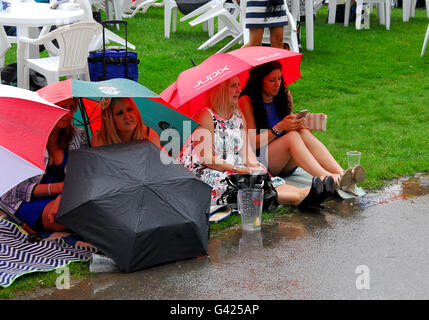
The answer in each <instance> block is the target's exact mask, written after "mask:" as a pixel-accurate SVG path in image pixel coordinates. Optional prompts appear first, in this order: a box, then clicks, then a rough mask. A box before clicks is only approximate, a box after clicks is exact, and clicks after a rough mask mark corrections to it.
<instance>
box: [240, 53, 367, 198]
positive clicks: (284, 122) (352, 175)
mask: <svg viewBox="0 0 429 320" xmlns="http://www.w3.org/2000/svg"><path fill="white" fill-rule="evenodd" d="M240 109H241V111H242V113H243V115H244V117H245V119H246V123H247V128H248V130H249V133H248V136H249V139H250V141H251V142H252V144H253V146H254V148H255V150H256V152H257V155H258V156H259V157H260V161H261V162H263V163H264V164H265V165H266V166H267V167H268V169H269V171H270V173H271V174H272V175H274V176H280V177H288V176H290V175H291V174H293V172H294V171H295V170H296V168H297V167H298V166H300V167H301V168H303V169H304V170H305V171H307V172H308V173H310V174H311V175H313V176H318V177H321V178H322V180H323V181H324V183H327V181H328V180H330V179H333V180H334V182H335V184H336V185H337V186H338V187H339V188H341V189H343V190H345V191H347V190H348V189H349V188H350V187H351V186H353V184H354V183H355V182H360V181H361V180H363V179H362V178H364V175H365V171H364V170H363V168H362V167H359V168H355V169H347V170H344V169H343V168H342V167H341V166H340V165H339V164H338V162H337V161H336V160H335V159H334V157H333V156H332V155H331V153H330V152H329V150H328V149H327V148H326V147H325V146H324V145H323V143H322V142H320V141H319V140H318V139H317V138H316V137H315V136H314V135H313V134H312V133H311V131H310V130H308V129H306V128H305V127H304V120H305V114H306V112H303V113H302V114H294V113H292V112H293V100H292V95H291V93H290V91H289V90H288V89H287V88H285V85H284V80H283V77H282V74H281V64H280V63H279V62H278V61H273V62H269V63H266V64H263V65H260V66H258V67H254V68H252V69H251V70H250V73H249V78H248V80H247V83H246V86H245V87H244V89H243V91H242V93H241V98H240ZM252 129H253V130H252ZM356 177H357V178H358V179H357V180H359V181H355V179H356Z"/></svg>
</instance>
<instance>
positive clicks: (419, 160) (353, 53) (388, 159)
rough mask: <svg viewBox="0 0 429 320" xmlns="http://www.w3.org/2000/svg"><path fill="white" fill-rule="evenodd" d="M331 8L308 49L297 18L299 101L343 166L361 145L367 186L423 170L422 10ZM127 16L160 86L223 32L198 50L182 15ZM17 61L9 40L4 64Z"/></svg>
mask: <svg viewBox="0 0 429 320" xmlns="http://www.w3.org/2000/svg"><path fill="white" fill-rule="evenodd" d="M327 12H328V11H327V6H324V7H323V8H322V9H321V10H320V11H318V12H317V17H316V21H315V34H314V39H315V41H314V48H315V50H314V51H307V50H305V26H304V27H303V30H302V35H303V38H302V40H301V43H302V46H303V48H304V50H303V51H302V52H303V53H304V56H303V59H302V62H301V73H302V78H301V79H299V80H298V81H296V82H295V83H293V84H292V85H291V86H290V89H291V91H292V92H293V95H294V101H295V108H296V109H298V110H300V109H304V108H305V109H308V110H309V111H310V112H323V113H326V114H327V115H328V126H327V131H326V132H317V133H315V134H316V136H317V137H319V139H321V140H322V141H323V143H324V144H325V145H326V146H327V147H328V149H329V150H330V151H331V152H332V154H333V155H334V157H335V158H336V159H337V160H338V161H339V163H340V164H341V165H343V166H346V151H348V150H360V151H362V161H361V163H362V164H363V165H364V167H365V169H366V171H367V180H366V182H365V183H364V184H363V187H365V188H367V189H376V188H380V187H382V186H383V185H384V184H385V182H386V181H387V180H391V179H393V178H397V177H400V176H408V175H413V174H415V173H417V172H423V171H428V170H429V130H428V128H427V124H428V123H429V81H428V74H429V52H427V53H426V55H425V56H424V57H423V58H422V57H420V51H421V46H422V43H423V38H424V34H425V31H426V27H427V23H428V20H427V18H426V16H425V11H424V10H421V9H418V10H416V16H415V18H411V19H410V21H409V22H408V23H405V22H402V10H401V9H394V10H393V11H392V19H391V28H390V30H386V28H385V27H384V26H381V25H379V23H378V20H377V18H376V13H375V11H374V13H373V14H372V15H371V29H369V30H356V29H355V28H354V24H350V25H349V27H344V26H343V25H342V24H339V23H337V24H335V25H328V24H327V23H326V20H327ZM181 16H182V15H181V14H179V18H180V17H181ZM128 21H129V26H128V35H129V41H130V42H131V43H133V44H135V45H136V47H137V52H138V56H139V59H140V61H141V62H140V64H139V72H140V75H139V82H140V83H141V84H143V85H145V86H146V87H148V88H150V89H151V90H153V91H155V92H157V93H161V92H162V91H163V90H164V89H165V88H166V87H167V86H168V85H170V84H171V83H172V82H174V81H175V80H176V78H177V76H178V75H179V73H180V72H182V71H184V70H186V69H188V68H190V67H191V66H192V64H191V62H190V60H189V58H190V57H192V58H193V59H194V60H195V62H196V63H197V64H198V63H201V62H202V61H204V60H205V59H206V58H208V57H209V56H210V55H212V54H214V53H215V52H216V51H217V50H219V49H220V48H222V47H223V46H224V45H225V44H226V43H227V42H228V41H229V39H226V40H224V41H222V42H220V43H219V44H217V45H215V46H214V47H212V48H209V49H207V50H204V51H198V50H197V48H198V46H199V45H200V44H202V43H203V42H204V41H206V40H207V33H206V32H204V31H203V29H202V26H201V25H198V26H195V27H190V26H189V24H188V23H187V22H183V23H180V22H178V25H177V32H176V33H171V35H170V39H165V38H164V34H163V9H162V8H150V9H149V10H148V12H147V13H146V14H144V15H143V14H138V15H136V16H135V17H134V18H132V19H130V20H128ZM14 48H15V46H14ZM236 48H238V46H236V47H234V48H233V49H236ZM14 61H15V50H14V49H12V50H10V51H9V52H8V54H7V56H6V63H10V62H14ZM294 212H295V211H294V209H293V208H291V207H282V208H279V209H277V210H276V211H274V212H273V213H264V214H263V220H266V219H271V218H273V217H275V216H276V215H293V214H294ZM237 223H240V220H239V216H231V217H230V218H227V219H225V220H224V221H222V222H220V223H218V224H212V225H211V232H212V234H215V233H217V232H219V231H221V230H223V229H225V228H228V227H230V226H232V225H235V224H237ZM76 265H77V266H76ZM72 268H77V269H78V271H77V272H76V275H75V272H74V271H72V272H71V276H72V277H73V278H74V277H76V276H79V275H82V276H88V275H89V272H88V265H87V264H82V263H79V264H73V265H72ZM72 270H73V269H72ZM56 276H57V274H56V273H55V272H53V273H48V274H44V273H38V274H31V275H28V276H25V277H21V278H19V279H17V280H16V282H15V283H14V284H13V288H12V287H11V288H7V289H0V298H1V297H3V298H8V297H9V296H12V295H13V294H15V293H16V292H20V291H21V290H24V291H25V290H33V289H34V288H37V287H40V286H41V283H42V282H43V284H45V283H46V284H47V285H48V286H52V285H54V284H55V280H53V279H55V278H56Z"/></svg>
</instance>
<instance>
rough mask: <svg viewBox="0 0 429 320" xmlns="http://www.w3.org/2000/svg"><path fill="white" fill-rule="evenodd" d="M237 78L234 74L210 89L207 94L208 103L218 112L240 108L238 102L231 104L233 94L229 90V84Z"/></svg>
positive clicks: (222, 112) (224, 112)
mask: <svg viewBox="0 0 429 320" xmlns="http://www.w3.org/2000/svg"><path fill="white" fill-rule="evenodd" d="M235 78H236V77H235V76H234V77H232V78H230V79H228V80H226V81H224V82H222V83H221V84H219V85H217V86H216V87H213V88H212V89H210V91H209V93H208V95H207V98H208V101H207V105H209V106H210V107H211V108H212V109H213V111H215V112H216V113H218V114H219V113H221V114H227V113H229V112H231V111H232V112H234V111H235V110H237V109H238V103H237V104H235V105H231V104H230V100H231V94H230V92H229V86H230V85H231V83H232V80H233V79H235ZM231 109H232V110H231Z"/></svg>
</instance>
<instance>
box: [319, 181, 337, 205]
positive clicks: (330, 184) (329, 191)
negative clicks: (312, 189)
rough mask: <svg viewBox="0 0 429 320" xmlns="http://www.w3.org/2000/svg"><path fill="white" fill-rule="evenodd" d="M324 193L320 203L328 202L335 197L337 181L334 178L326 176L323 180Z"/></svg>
mask: <svg viewBox="0 0 429 320" xmlns="http://www.w3.org/2000/svg"><path fill="white" fill-rule="evenodd" d="M322 183H323V193H322V199H321V200H320V203H322V201H324V200H326V199H327V198H329V197H334V196H335V181H334V178H333V177H332V176H326V177H324V178H323V181H322Z"/></svg>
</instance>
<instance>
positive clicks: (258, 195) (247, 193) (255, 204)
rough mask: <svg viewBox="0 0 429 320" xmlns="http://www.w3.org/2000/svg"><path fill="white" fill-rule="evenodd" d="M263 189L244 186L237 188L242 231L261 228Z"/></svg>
mask: <svg viewBox="0 0 429 320" xmlns="http://www.w3.org/2000/svg"><path fill="white" fill-rule="evenodd" d="M263 202H264V190H263V189H256V188H246V189H241V190H238V195H237V206H238V212H239V213H240V215H241V228H242V229H243V230H244V231H257V230H261V220H262V206H263Z"/></svg>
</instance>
